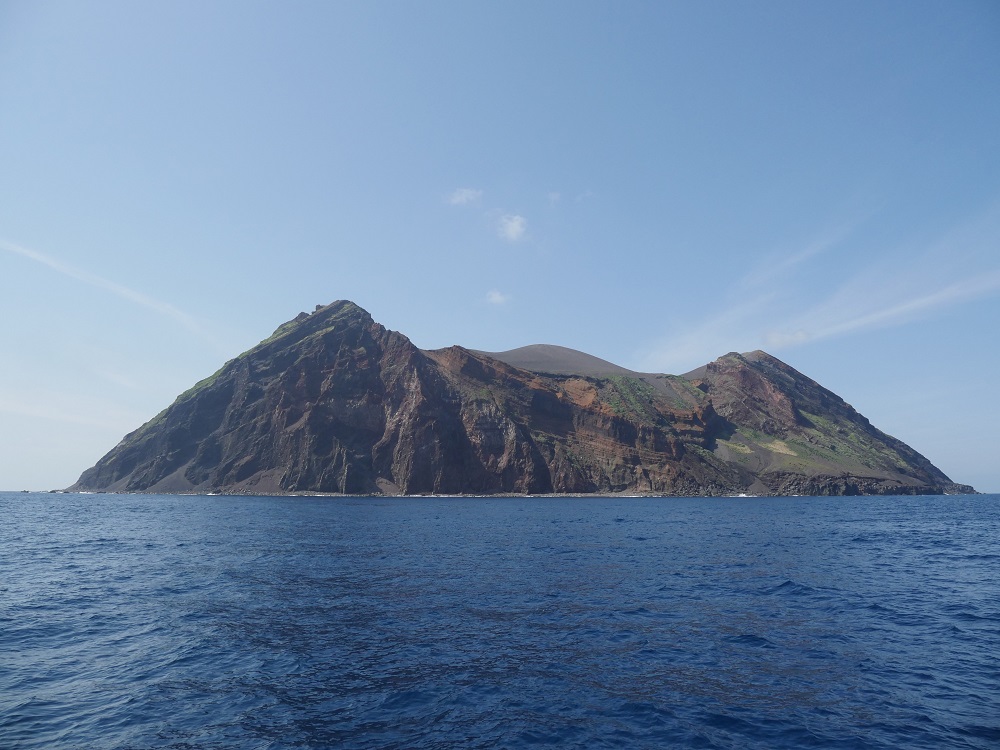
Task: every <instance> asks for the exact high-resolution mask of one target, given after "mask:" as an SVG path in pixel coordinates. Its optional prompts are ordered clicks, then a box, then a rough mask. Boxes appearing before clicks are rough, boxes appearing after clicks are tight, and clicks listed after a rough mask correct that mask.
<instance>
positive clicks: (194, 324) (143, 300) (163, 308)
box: [0, 240, 203, 334]
mask: <svg viewBox="0 0 1000 750" xmlns="http://www.w3.org/2000/svg"><path fill="white" fill-rule="evenodd" d="M0 249H2V250H6V251H7V252H9V253H13V254H14V255H20V256H21V257H23V258H28V259H29V260H32V261H34V262H36V263H40V264H41V265H43V266H46V267H48V268H50V269H52V270H53V271H55V272H57V273H60V274H62V275H63V276H68V277H70V278H71V279H76V280H77V281H81V282H83V283H84V284H89V285H91V286H94V287H97V288H98V289H103V290H105V291H107V292H111V293H112V294H115V295H117V296H119V297H121V298H123V299H126V300H128V301H129V302H132V303H134V304H136V305H139V306H141V307H145V308H148V309H150V310H153V311H155V312H158V313H160V314H161V315H165V316H167V317H168V318H172V319H173V320H175V321H177V322H178V323H180V324H181V325H183V326H184V327H185V328H187V329H188V330H190V331H193V332H195V333H198V334H203V331H202V328H201V325H199V323H198V321H196V320H195V319H194V318H193V317H191V316H190V315H188V314H187V313H185V312H182V311H181V310H178V309H177V308H176V307H174V306H173V305H171V304H170V303H168V302H162V301H161V300H158V299H155V298H153V297H150V296H148V295H146V294H143V293H142V292H137V291H136V290H134V289H130V288H128V287H127V286H122V285H121V284H118V283H116V282H114V281H110V280H109V279H105V278H104V277H102V276H98V275H97V274H93V273H90V272H89V271H83V270H81V269H79V268H74V267H73V266H70V265H67V264H66V263H63V262H62V261H59V260H56V259H55V258H51V257H49V256H48V255H45V254H43V253H40V252H38V251H37V250H31V249H29V248H26V247H22V246H20V245H15V244H14V243H13V242H7V241H5V240H0Z"/></svg>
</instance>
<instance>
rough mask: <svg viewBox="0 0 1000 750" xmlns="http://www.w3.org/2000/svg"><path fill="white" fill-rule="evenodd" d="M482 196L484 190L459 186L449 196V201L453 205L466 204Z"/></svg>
mask: <svg viewBox="0 0 1000 750" xmlns="http://www.w3.org/2000/svg"><path fill="white" fill-rule="evenodd" d="M482 197H483V191H482V190H476V189H475V188H458V189H457V190H456V191H455V192H454V193H452V194H451V195H450V196H448V203H450V204H451V205H453V206H464V205H466V204H468V203H475V202H476V201H478V200H479V199H480V198H482Z"/></svg>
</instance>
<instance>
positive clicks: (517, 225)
mask: <svg viewBox="0 0 1000 750" xmlns="http://www.w3.org/2000/svg"><path fill="white" fill-rule="evenodd" d="M527 228H528V220H527V219H525V218H524V217H523V216H518V215H517V214H504V215H503V216H501V217H500V221H499V223H498V224H497V233H498V234H499V235H500V236H501V237H503V238H504V239H505V240H507V241H508V242H517V241H518V240H520V239H521V238H522V237H523V236H524V232H525V230H526V229H527Z"/></svg>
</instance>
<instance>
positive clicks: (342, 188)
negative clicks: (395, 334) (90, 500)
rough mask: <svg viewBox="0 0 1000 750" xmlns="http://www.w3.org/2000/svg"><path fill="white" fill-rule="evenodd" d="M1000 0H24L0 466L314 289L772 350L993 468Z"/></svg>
mask: <svg viewBox="0 0 1000 750" xmlns="http://www.w3.org/2000/svg"><path fill="white" fill-rule="evenodd" d="M998 80H1000V5H998V4H997V3H995V2H991V1H984V2H971V1H956V2H919V1H916V0H905V1H903V2H836V3H834V2H830V3H803V2H768V3H717V2H697V3H695V2H689V3H672V2H631V3H617V2H581V1H579V0H574V1H573V2H537V1H536V2H515V1H513V0H511V1H507V0H505V2H496V3H482V2H467V1H463V2H433V1H429V2H423V3H412V2H346V1H345V2H336V3H333V2H291V3H276V2H250V1H246V0H241V1H240V2H226V1H224V0H217V1H215V2H212V3H195V2H183V1H177V2H170V3H134V2H104V1H102V0H94V1H92V2H87V3H79V2H75V1H74V2H47V1H46V0H31V1H30V2H20V1H19V0H14V1H13V2H11V1H10V0H7V2H5V3H2V4H0V165H2V166H0V315H2V320H3V325H2V326H0V351H2V352H3V360H2V361H3V367H2V368H0V426H2V429H0V488H4V489H50V488H56V487H64V486H67V485H69V484H71V483H72V482H73V481H75V479H76V478H77V476H78V475H79V474H80V472H81V471H82V470H84V469H85V468H87V467H88V466H90V465H91V464H93V463H94V462H95V461H96V460H97V459H98V458H99V457H100V456H102V455H103V454H104V453H105V452H107V451H108V450H110V449H111V448H112V447H113V446H114V445H115V444H116V443H117V442H118V440H119V439H121V437H122V436H123V435H124V434H125V433H126V432H129V431H131V430H132V429H135V428H136V427H138V426H139V425H140V424H142V423H143V422H144V421H146V420H147V419H149V418H150V417H152V416H153V415H154V414H156V413H157V412H159V411H160V410H161V409H162V408H164V407H165V406H167V405H168V404H169V403H170V402H171V401H172V400H173V398H174V397H175V396H176V395H177V394H178V393H180V392H181V391H183V390H185V389H186V388H188V387H189V386H190V385H192V384H193V383H194V382H196V381H197V380H199V379H201V378H203V377H205V376H207V375H209V374H211V373H212V372H214V371H215V370H216V369H218V367H219V366H220V365H221V364H222V363H223V362H224V361H225V360H227V359H229V358H231V357H233V356H235V355H236V354H238V353H239V352H241V351H244V350H246V349H247V348H249V347H250V346H252V345H253V344H255V343H256V342H257V341H259V340H260V339H262V338H264V337H266V336H268V335H269V334H270V333H271V332H272V331H273V330H274V328H276V327H277V326H278V325H279V324H280V323H282V322H284V321H286V320H288V319H290V318H292V317H294V316H295V315H296V314H297V313H298V312H300V311H302V310H311V309H312V308H313V307H314V306H315V305H316V304H321V303H322V304H325V303H328V302H331V301H333V300H335V299H351V300H354V301H355V302H357V303H358V304H360V305H362V306H363V307H365V308H366V309H367V310H368V311H369V312H371V314H372V315H373V316H374V317H375V319H376V320H378V321H379V322H381V323H383V324H385V325H386V326H388V327H389V328H392V329H395V330H400V331H402V332H404V333H406V334H407V335H408V336H410V338H411V339H412V340H413V341H414V343H416V344H417V345H418V346H421V347H424V348H437V347H443V346H450V345H452V344H456V343H458V344H462V345H465V346H468V347H471V348H478V349H486V350H502V349H508V348H513V347H516V346H522V345H525V344H531V343H556V344H562V345H564V346H570V347H573V348H577V349H582V350H584V351H587V352H590V353H593V354H596V355H598V356H601V357H604V358H606V359H610V360H612V361H614V362H617V363H619V364H622V365H625V366H629V367H632V368H634V369H639V370H650V371H664V372H674V373H679V372H685V371H687V370H689V369H692V368H694V367H696V366H698V365H701V364H704V363H705V362H707V361H710V360H712V359H715V358H716V357H718V356H720V355H722V354H725V353H726V352H729V351H734V350H735V351H750V350H753V349H757V348H763V349H765V350H767V351H769V352H771V353H772V354H774V355H776V356H778V357H779V358H781V359H783V360H784V361H786V362H788V363H789V364H791V365H792V366H793V367H796V368H797V369H799V370H801V371H802V372H804V373H805V374H807V375H809V376H810V377H812V378H814V379H816V380H817V381H819V382H820V383H821V384H823V385H825V386H826V387H828V388H830V389H831V390H833V391H835V392H836V393H838V394H840V395H841V396H843V397H844V398H845V399H847V401H848V402H850V403H852V404H853V405H854V406H855V407H856V408H857V409H858V410H859V411H861V412H862V413H863V414H865V415H866V416H867V417H869V418H870V419H871V420H872V422H873V423H874V424H875V425H876V426H877V427H879V428H881V429H882V430H884V431H886V432H888V433H890V434H892V435H894V436H896V437H898V438H900V439H902V440H903V441H905V442H907V443H909V444H910V445H912V446H913V447H914V448H916V449H917V450H919V451H920V452H922V453H924V454H925V455H926V456H927V457H928V458H930V460H931V461H932V462H934V463H935V464H936V465H938V466H939V467H940V468H942V469H943V470H944V471H945V472H946V473H947V474H949V475H950V476H951V477H952V479H954V480H956V481H961V482H968V483H971V484H973V485H975V486H976V487H977V488H978V489H980V490H983V491H994V492H1000V462H998V460H997V458H998V453H1000V450H998V449H1000V439H998V437H997V425H1000V405H998V403H1000V399H998V398H997V397H996V384H997V382H998V377H997V373H998V371H1000V346H998V342H1000V336H998V333H997V328H998V326H1000V95H998V88H997V81H998Z"/></svg>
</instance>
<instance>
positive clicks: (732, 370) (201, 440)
mask: <svg viewBox="0 0 1000 750" xmlns="http://www.w3.org/2000/svg"><path fill="white" fill-rule="evenodd" d="M553 349H554V348H553ZM562 351H567V350H562ZM547 354H551V352H549V353H546V352H541V355H547ZM575 354H579V353H575ZM497 356H501V355H494V356H491V355H488V354H485V353H482V352H472V351H469V350H466V349H463V348H461V347H457V346H456V347H451V348H449V349H443V350H438V351H421V350H419V349H417V348H416V347H415V346H414V345H413V344H412V343H411V342H410V341H409V340H408V339H407V338H406V337H405V336H403V335H401V334H399V333H396V332H393V331H388V330H386V329H385V328H383V327H382V326H381V325H379V324H377V323H376V322H375V321H373V320H372V318H371V316H370V315H368V313H367V312H365V311H364V310H362V309H361V308H359V307H357V306H356V305H354V304H353V303H350V302H343V301H342V302H335V303H333V304H331V305H328V306H326V307H322V308H318V309H317V310H316V312H314V313H313V314H311V315H307V314H305V313H303V314H301V315H299V316H298V317H297V318H296V319H295V320H292V321H289V322H288V323H286V324H284V325H283V326H281V327H280V328H278V330H277V331H275V333H274V334H273V335H272V336H271V337H270V338H268V339H266V340H265V341H263V342H261V343H260V344H259V345H257V346H256V347H254V348H253V349H251V350H250V351H248V352H246V353H244V354H242V355H241V356H239V357H237V358H236V359H234V360H232V361H230V362H228V363H227V364H226V365H225V366H224V367H223V368H222V369H221V370H219V372H217V373H216V374H215V375H213V376H212V377H210V378H208V379H206V380H204V381H202V382H200V383H198V384H197V385H195V386H194V387H193V388H192V389H190V390H189V391H187V392H186V393H183V394H181V396H179V397H178V398H177V400H176V401H175V402H174V404H173V405H171V406H170V407H169V408H167V409H166V410H165V411H163V412H162V413H161V414H159V415H158V416H156V417H155V418H154V419H152V420H151V421H150V422H147V423H146V424H145V425H143V426H142V427H140V428H139V429H138V430H136V431H135V432H133V433H131V434H129V435H127V436H126V437H125V438H124V439H123V440H122V442H121V443H120V444H119V445H118V446H117V447H116V448H114V449H113V450H112V451H111V452H110V453H108V455H107V456H105V457H104V458H102V459H101V460H100V461H99V462H98V463H97V465H95V466H94V467H93V468H91V469H88V470H87V471H85V472H84V473H83V475H82V476H81V477H80V480H79V481H78V482H77V484H76V485H74V487H73V488H71V489H77V490H110V491H134V492H139V491H142V492H215V491H223V492H246V493H251V492H252V493H286V492H330V493H347V494H373V493H387V494H397V493H404V494H422V493H441V494H451V493H467V494H480V493H482V494H491V493H529V494H545V493H599V492H636V493H656V494H673V495H716V494H734V493H740V492H748V493H755V494H793V493H794V494H858V493H900V492H903V493H939V492H942V491H962V490H963V489H964V490H971V488H963V487H961V486H957V485H952V484H951V482H950V481H949V480H948V478H947V477H945V476H944V475H943V474H942V473H941V472H940V471H939V470H937V469H936V468H935V467H934V466H932V465H931V464H930V462H929V461H927V459H925V458H923V456H920V455H919V454H918V453H916V452H915V451H913V450H912V449H910V448H909V447H908V446H906V445H904V444H902V443H900V442H899V441H897V440H895V439H893V438H891V437H889V436H887V435H884V434H883V433H881V432H879V431H878V430H876V429H875V428H873V427H872V426H871V425H870V424H869V423H868V421H867V420H866V419H864V417H862V416H861V415H859V414H857V412H855V411H854V410H853V409H852V408H851V407H850V406H848V405H847V404H845V403H844V402H843V400H842V399H840V398H839V397H837V396H836V395H834V394H832V393H830V392H829V391H826V390H825V389H823V388H821V387H820V386H819V385H818V384H816V383H815V382H813V381H812V380H809V379H808V378H806V377H804V376H803V375H801V374H799V373H797V372H796V371H795V370H793V369H792V368H790V367H788V366H787V365H785V364H783V363H781V362H779V361H778V360H776V359H774V358H773V357H770V356H769V355H767V354H764V353H763V352H754V353H753V354H749V355H743V356H741V355H737V354H730V355H726V356H725V357H722V358H721V359H719V360H717V361H716V362H713V363H711V364H710V365H707V366H706V367H704V368H701V369H700V370H698V371H696V372H694V373H690V374H689V375H688V376H685V377H675V376H669V375H644V374H639V373H631V374H628V371H625V370H623V369H622V371H621V373H617V372H616V373H615V374H607V375H600V376H594V375H583V374H581V375H574V374H571V373H566V372H561V373H559V374H552V373H549V374H547V373H543V372H536V371H531V370H526V369H521V368H519V367H514V366H512V365H509V364H506V363H504V362H503V361H501V360H500V359H498V358H496V357H497ZM552 356H555V355H552ZM581 356H583V355H581ZM539 361H550V360H548V359H546V358H545V356H543V357H542V359H541V360H539ZM563 361H566V360H565V358H563ZM580 361H582V360H580ZM553 369H555V368H553ZM562 369H563V370H565V369H567V368H562ZM569 369H572V368H569ZM619 369H621V368H619Z"/></svg>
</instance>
